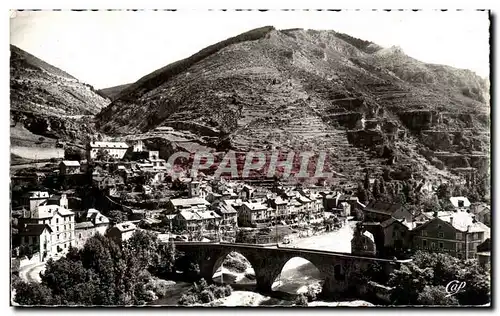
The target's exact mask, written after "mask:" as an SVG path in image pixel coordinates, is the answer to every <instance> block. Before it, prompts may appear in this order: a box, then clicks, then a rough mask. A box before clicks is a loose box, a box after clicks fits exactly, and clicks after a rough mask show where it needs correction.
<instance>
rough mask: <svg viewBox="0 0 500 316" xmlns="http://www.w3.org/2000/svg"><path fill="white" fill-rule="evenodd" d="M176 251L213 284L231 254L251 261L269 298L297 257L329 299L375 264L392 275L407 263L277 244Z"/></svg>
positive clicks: (186, 246)
mask: <svg viewBox="0 0 500 316" xmlns="http://www.w3.org/2000/svg"><path fill="white" fill-rule="evenodd" d="M175 247H176V249H177V250H178V251H181V252H184V253H185V254H186V255H187V256H190V258H192V259H193V260H195V261H196V262H197V263H198V265H199V267H200V274H201V277H203V278H204V279H205V280H207V281H210V280H212V276H213V275H214V273H215V272H216V271H217V269H219V267H220V266H221V264H222V263H223V261H224V259H225V258H226V256H227V255H228V254H229V253H230V252H233V251H234V252H238V253H240V254H241V255H243V256H244V257H245V258H247V260H248V261H249V262H250V264H251V265H252V267H253V269H254V271H255V277H256V282H257V290H258V291H259V292H261V293H268V294H269V293H271V292H272V290H271V287H272V284H273V282H274V280H275V279H276V278H277V277H278V275H279V274H280V273H281V271H282V269H283V267H284V266H285V264H286V263H287V262H288V261H289V260H290V259H292V258H294V257H299V258H303V259H306V260H308V261H309V262H311V263H312V264H314V266H316V268H317V269H318V270H319V271H320V273H321V275H322V277H323V279H324V284H323V291H322V294H323V295H324V296H325V297H335V295H336V294H340V293H344V292H345V291H346V290H348V289H349V287H350V286H352V285H355V284H353V282H351V284H349V281H353V273H355V272H358V273H363V272H364V271H366V270H367V269H368V268H369V266H370V265H372V264H374V263H378V264H379V265H380V266H381V267H382V269H383V271H384V272H385V274H386V275H389V273H391V272H392V271H393V270H394V269H395V268H398V267H399V265H400V264H401V263H402V262H406V261H407V260H406V261H401V260H389V259H382V258H374V257H363V256H356V255H351V254H346V253H338V252H329V251H321V250H311V249H301V248H291V247H282V246H279V245H276V244H268V245H255V244H238V243H223V242H221V243H207V242H176V243H175ZM358 285H359V284H358Z"/></svg>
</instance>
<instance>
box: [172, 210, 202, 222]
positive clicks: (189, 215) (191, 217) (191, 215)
mask: <svg viewBox="0 0 500 316" xmlns="http://www.w3.org/2000/svg"><path fill="white" fill-rule="evenodd" d="M178 216H180V217H182V218H184V219H185V220H187V221H195V220H201V217H200V215H198V213H197V212H193V211H180V212H179V214H178Z"/></svg>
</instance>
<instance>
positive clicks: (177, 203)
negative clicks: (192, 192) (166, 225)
mask: <svg viewBox="0 0 500 316" xmlns="http://www.w3.org/2000/svg"><path fill="white" fill-rule="evenodd" d="M170 202H172V204H173V205H174V207H188V206H191V205H210V203H208V202H207V200H205V199H202V198H199V197H194V198H189V199H171V200H170Z"/></svg>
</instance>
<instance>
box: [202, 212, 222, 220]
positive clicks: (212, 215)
mask: <svg viewBox="0 0 500 316" xmlns="http://www.w3.org/2000/svg"><path fill="white" fill-rule="evenodd" d="M196 213H197V214H198V216H200V217H201V219H214V218H220V215H219V214H217V213H215V212H213V211H197V212H196Z"/></svg>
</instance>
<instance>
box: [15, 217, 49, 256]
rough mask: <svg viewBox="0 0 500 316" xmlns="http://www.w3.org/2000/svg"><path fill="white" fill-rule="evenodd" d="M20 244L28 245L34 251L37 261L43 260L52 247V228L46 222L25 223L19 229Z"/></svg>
mask: <svg viewBox="0 0 500 316" xmlns="http://www.w3.org/2000/svg"><path fill="white" fill-rule="evenodd" d="M19 237H20V243H21V246H25V245H27V246H30V247H33V249H34V250H35V251H36V254H35V255H36V256H38V257H37V260H38V261H45V259H47V258H48V256H49V255H50V253H51V249H52V228H50V226H49V225H48V224H27V225H26V226H24V227H23V228H22V229H21V230H19Z"/></svg>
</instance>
